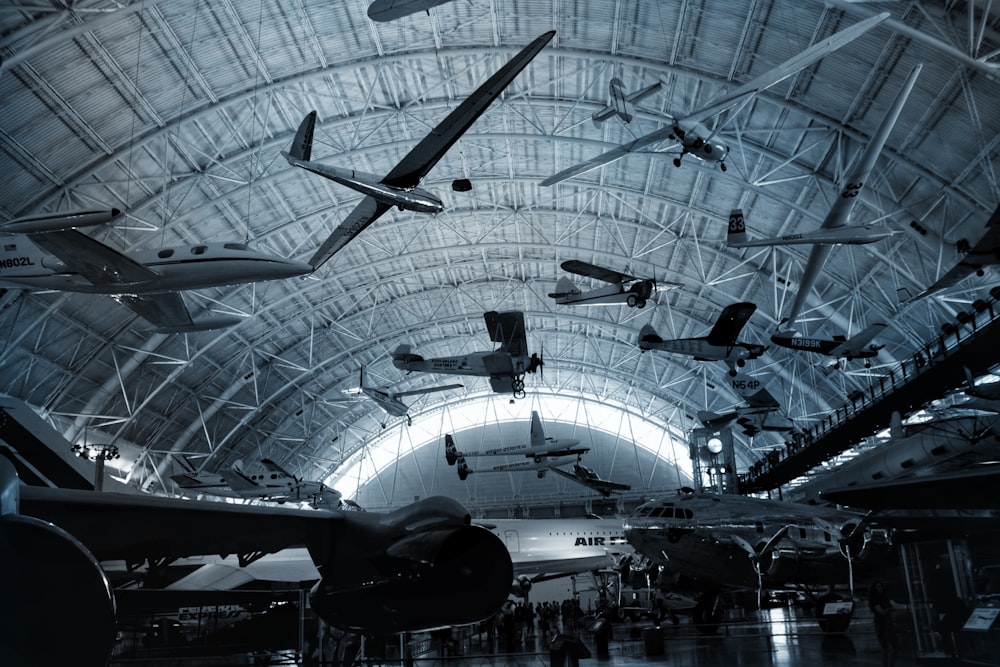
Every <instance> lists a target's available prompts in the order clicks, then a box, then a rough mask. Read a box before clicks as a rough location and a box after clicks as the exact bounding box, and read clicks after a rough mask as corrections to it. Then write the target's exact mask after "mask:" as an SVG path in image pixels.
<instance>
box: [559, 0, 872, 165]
mask: <svg viewBox="0 0 1000 667" xmlns="http://www.w3.org/2000/svg"><path fill="white" fill-rule="evenodd" d="M887 18H889V14H888V13H882V14H878V15H876V16H872V17H871V18H868V19H865V20H864V21H860V22H858V23H856V24H854V25H852V26H850V27H849V28H845V29H844V30H841V31H840V32H837V33H835V34H833V35H831V36H829V37H827V38H826V39H824V40H822V41H820V42H817V43H816V44H813V45H812V46H810V47H809V48H807V49H806V50H805V51H803V52H802V53H800V54H798V55H797V56H794V57H792V58H790V59H788V60H786V61H785V62H783V63H782V64H780V65H778V66H777V67H775V68H774V69H772V70H770V71H768V72H765V73H764V74H761V75H760V76H758V77H756V78H754V79H752V80H750V81H748V82H747V83H745V84H743V85H742V86H738V87H737V88H735V89H734V90H732V91H731V92H729V93H725V94H723V95H722V96H720V97H719V98H718V99H716V100H714V101H712V102H710V103H709V104H708V105H706V106H704V107H702V108H700V109H698V110H697V111H693V112H691V113H690V114H688V115H687V116H686V117H684V118H669V117H668V119H667V120H668V123H667V124H666V125H664V126H663V127H661V128H660V129H658V130H654V131H653V132H650V133H649V134H646V135H643V136H641V137H639V138H637V139H633V140H632V141H630V142H628V143H626V144H622V145H620V146H618V147H616V148H613V149H611V150H610V151H607V152H606V153H602V154H601V155H598V156H597V157H594V158H591V159H590V160H587V161H586V162H583V163H580V164H577V165H574V166H572V167H569V168H567V169H564V170H562V171H560V172H559V173H558V174H555V175H554V176H549V177H548V178H546V179H545V180H544V181H542V183H541V184H542V185H555V184H556V183H560V182H562V181H565V180H566V179H568V178H572V177H573V176H577V175H579V174H583V173H585V172H588V171H590V170H592V169H596V168H598V167H600V166H602V165H605V164H608V163H610V162H614V161H615V160H618V159H620V158H623V157H625V156H626V155H629V154H632V153H638V152H640V151H642V150H643V149H644V148H647V147H648V146H652V145H654V144H657V143H659V142H661V141H664V140H667V139H669V140H675V141H678V142H679V144H680V156H678V157H676V158H674V165H675V166H677V167H679V166H680V165H681V157H683V156H684V155H687V154H690V155H693V156H695V157H697V158H698V159H700V160H705V161H711V162H717V163H719V167H720V168H721V169H722V170H723V171H725V169H726V162H725V159H726V156H727V155H728V154H729V146H727V145H726V144H724V143H722V142H721V141H719V140H718V139H717V138H716V135H717V133H718V129H716V130H714V131H713V130H710V129H709V128H708V127H706V125H705V121H707V120H708V119H709V118H711V117H713V116H717V115H718V114H721V113H722V112H723V111H726V110H727V109H729V108H731V107H734V106H736V105H737V104H740V103H741V102H742V103H744V104H745V103H746V102H747V101H749V100H750V97H751V96H752V95H754V94H756V93H759V92H761V91H762V90H765V89H766V88H769V87H771V86H773V85H775V84H777V83H779V82H781V81H784V80H785V79H787V78H788V77H790V76H792V75H793V74H795V73H796V72H798V71H799V70H801V69H803V68H805V67H808V66H809V65H811V64H812V63H814V62H816V61H817V60H819V59H820V58H822V57H824V56H826V55H829V54H830V53H832V52H834V51H836V50H837V49H839V48H841V47H843V46H845V45H846V44H849V43H850V42H852V41H854V40H855V39H857V38H858V37H860V36H861V35H863V34H865V33H866V32H868V31H869V30H871V29H872V28H874V27H875V26H877V25H878V24H880V23H882V22H883V21H885V20H886V19H887ZM720 126H721V124H720Z"/></svg>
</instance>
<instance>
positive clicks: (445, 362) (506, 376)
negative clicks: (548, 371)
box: [392, 310, 545, 398]
mask: <svg viewBox="0 0 1000 667" xmlns="http://www.w3.org/2000/svg"><path fill="white" fill-rule="evenodd" d="M483 318H484V319H485V320H486V330H487V331H489V334H490V340H491V341H493V342H494V343H500V347H498V348H497V349H496V350H493V351H492V352H472V353H470V354H466V355H462V356H460V357H439V358H437V359H424V358H423V357H422V356H420V355H419V354H415V353H414V352H413V348H412V346H410V345H407V344H402V345H399V346H398V347H397V348H396V349H395V350H393V352H392V365H393V366H395V367H396V368H399V369H401V370H404V371H407V372H413V371H419V372H421V373H444V374H446V375H476V376H479V377H488V378H489V379H490V386H491V387H492V388H493V391H495V392H496V393H498V394H503V393H506V392H508V391H509V392H513V394H514V398H524V396H525V392H524V375H525V373H535V372H537V371H539V370H540V369H541V368H542V365H543V364H544V363H545V362H544V361H543V360H542V357H541V356H540V355H538V354H537V353H535V354H528V336H527V334H526V333H525V330H524V313H522V312H520V311H516V310H514V311H507V312H502V313H498V312H496V311H494V310H491V311H490V312H488V313H484V314H483Z"/></svg>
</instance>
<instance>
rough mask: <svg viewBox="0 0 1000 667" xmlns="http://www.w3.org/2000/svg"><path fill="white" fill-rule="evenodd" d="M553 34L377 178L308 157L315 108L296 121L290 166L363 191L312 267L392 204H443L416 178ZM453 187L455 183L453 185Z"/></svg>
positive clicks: (418, 207) (434, 207) (419, 207)
mask: <svg viewBox="0 0 1000 667" xmlns="http://www.w3.org/2000/svg"><path fill="white" fill-rule="evenodd" d="M554 35H555V31H554V30H550V31H549V32H547V33H545V34H544V35H542V36H541V37H538V38H536V39H535V40H534V41H532V42H531V43H530V44H528V45H527V46H526V47H524V48H523V49H521V51H520V52H518V54H517V55H515V56H514V57H513V58H511V59H510V60H509V61H508V62H507V64H506V65H504V66H503V67H501V68H500V69H499V70H497V72H496V73H495V74H494V75H493V76H491V77H490V78H489V79H487V80H486V82H485V83H483V84H482V85H481V86H479V88H477V89H476V90H475V91H474V92H473V93H472V94H471V95H470V96H469V97H467V98H466V99H465V101H464V102H462V103H461V104H460V105H458V107H456V108H455V109H454V110H453V111H452V112H451V113H450V114H448V116H447V117H446V118H445V119H444V120H443V121H441V122H440V123H438V124H437V126H436V127H435V128H434V129H433V130H431V131H430V132H429V133H428V134H427V136H425V137H424V138H423V139H422V140H421V141H420V143H418V144H417V145H416V146H414V147H413V148H412V149H411V150H410V152H409V153H407V154H406V155H405V156H404V157H403V159H402V160H400V161H399V162H398V163H397V164H396V166H395V167H393V168H392V169H391V170H390V171H389V173H388V174H386V175H385V176H384V177H382V178H379V177H378V176H375V175H374V174H365V173H362V172H359V171H355V170H354V169H350V168H346V167H339V166H333V165H327V164H323V163H321V162H314V161H313V160H312V145H313V131H314V130H315V128H316V112H315V111H313V112H311V113H309V114H308V115H307V116H306V117H305V118H304V119H303V120H302V123H301V124H300V125H299V129H298V131H297V132H296V133H295V139H294V140H293V141H292V146H291V148H290V149H289V151H288V152H287V153H285V154H284V155H285V159H287V160H288V163H289V164H290V165H292V166H295V167H301V168H302V169H305V170H306V171H311V172H313V173H314V174H319V175H320V176H322V177H323V178H328V179H330V180H331V181H334V182H336V183H340V184H341V185H345V186H347V187H349V188H351V189H353V190H357V191H358V192H360V193H361V194H363V195H365V197H364V199H362V200H361V202H360V203H359V204H358V205H357V206H356V207H355V208H354V210H353V211H351V212H350V213H349V214H348V215H347V218H345V219H344V221H343V222H342V223H340V226H339V227H337V228H336V229H335V230H333V232H332V233H331V234H330V236H329V237H327V239H326V241H324V242H323V244H322V245H321V246H320V247H319V249H318V250H317V251H316V252H315V254H313V256H312V258H311V259H310V260H309V264H310V265H312V266H313V268H319V267H320V266H322V265H323V263H325V262H326V261H327V260H329V259H330V258H331V257H333V255H334V253H336V252H337V251H338V250H340V249H341V248H343V247H344V246H346V245H347V244H348V243H349V242H350V241H351V239H353V238H354V237H355V236H357V235H358V234H360V233H361V232H362V231H364V230H365V229H366V228H367V227H368V225H370V224H372V223H373V222H375V221H376V220H378V219H379V217H381V216H382V214H384V213H385V212H386V211H388V210H389V209H391V208H392V207H393V206H396V207H398V208H399V209H400V210H410V211H419V212H421V213H440V212H441V211H443V210H444V204H443V203H442V201H441V199H439V198H438V197H437V196H436V195H434V194H432V193H430V192H428V191H427V190H424V189H422V188H420V187H418V186H419V185H420V181H421V180H423V178H424V176H426V175H427V172H429V171H430V170H431V169H432V168H433V167H434V165H436V164H437V163H438V161H440V160H441V158H442V157H444V154H445V153H447V152H448V149H449V148H451V147H452V145H453V144H454V143H455V142H456V141H458V139H459V138H460V137H461V136H462V135H463V134H464V133H465V131H466V130H468V129H469V127H470V126H471V125H472V124H473V123H474V122H475V121H476V119H477V118H479V116H481V115H482V113H483V112H484V111H486V109H487V107H489V106H490V104H491V103H492V102H493V100H495V99H496V98H497V97H499V96H500V93H502V92H503V91H504V89H505V88H506V87H507V86H508V85H509V84H510V82H511V81H513V80H514V78H515V77H516V76H517V75H518V74H519V73H520V72H521V70H523V69H524V68H525V67H527V66H528V63H530V62H531V61H532V59H534V57H535V56H536V55H538V52H539V51H541V50H542V48H543V47H544V46H545V45H546V44H548V42H549V40H551V39H552V37H553V36H554ZM453 186H454V187H457V182H456V184H454V185H453Z"/></svg>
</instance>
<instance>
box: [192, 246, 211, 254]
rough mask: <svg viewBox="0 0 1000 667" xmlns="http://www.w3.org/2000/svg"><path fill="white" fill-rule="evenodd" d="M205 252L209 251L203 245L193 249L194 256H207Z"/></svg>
mask: <svg viewBox="0 0 1000 667" xmlns="http://www.w3.org/2000/svg"><path fill="white" fill-rule="evenodd" d="M205 250H207V248H206V247H205V246H203V245H196V246H195V247H193V248H191V254H192V255H204V254H205Z"/></svg>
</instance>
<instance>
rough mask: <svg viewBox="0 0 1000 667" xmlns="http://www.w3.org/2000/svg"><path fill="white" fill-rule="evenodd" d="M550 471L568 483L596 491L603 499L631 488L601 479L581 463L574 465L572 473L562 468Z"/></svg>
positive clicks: (591, 469)
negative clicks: (571, 482) (574, 483)
mask: <svg viewBox="0 0 1000 667" xmlns="http://www.w3.org/2000/svg"><path fill="white" fill-rule="evenodd" d="M551 470H552V472H554V473H556V474H557V475H561V476H562V477H565V478H566V479H568V480H570V481H573V482H576V483H577V484H583V485H584V486H586V487H587V488H590V489H593V490H594V491H597V492H598V493H599V494H601V495H602V496H604V497H605V498H607V497H608V496H610V495H611V494H612V493H614V492H616V491H628V490H630V489H631V488H632V487H631V486H629V485H628V484H621V483H619V482H612V481H609V480H606V479H601V478H600V476H599V475H598V474H597V473H596V472H594V470H593V468H588V467H587V466H585V465H583V464H582V463H574V464H573V472H567V471H565V470H563V469H562V468H551Z"/></svg>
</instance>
